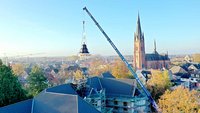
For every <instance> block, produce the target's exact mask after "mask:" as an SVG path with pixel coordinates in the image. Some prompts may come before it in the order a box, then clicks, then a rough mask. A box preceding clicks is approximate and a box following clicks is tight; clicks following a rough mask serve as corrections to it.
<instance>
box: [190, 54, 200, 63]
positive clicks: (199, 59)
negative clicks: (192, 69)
mask: <svg viewBox="0 0 200 113" xmlns="http://www.w3.org/2000/svg"><path fill="white" fill-rule="evenodd" d="M192 57H193V60H194V62H198V63H200V54H193V55H192Z"/></svg>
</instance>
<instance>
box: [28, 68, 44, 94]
mask: <svg viewBox="0 0 200 113" xmlns="http://www.w3.org/2000/svg"><path fill="white" fill-rule="evenodd" d="M27 80H28V90H29V93H30V94H32V95H33V96H35V95H37V94H38V93H40V92H41V91H42V90H44V89H45V88H47V87H48V84H47V79H46V77H45V76H44V73H43V71H42V69H41V68H39V67H38V66H34V67H33V68H32V70H31V72H30V75H29V76H28V78H27Z"/></svg>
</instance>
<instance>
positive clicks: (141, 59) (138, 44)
mask: <svg viewBox="0 0 200 113" xmlns="http://www.w3.org/2000/svg"><path fill="white" fill-rule="evenodd" d="M133 61H134V62H133V67H134V68H135V69H136V70H137V69H142V68H145V66H146V63H145V43H144V33H142V30H141V25H140V16H139V13H138V20H137V27H136V32H135V33H134V57H133Z"/></svg>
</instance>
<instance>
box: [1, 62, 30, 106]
mask: <svg viewBox="0 0 200 113" xmlns="http://www.w3.org/2000/svg"><path fill="white" fill-rule="evenodd" d="M26 98H27V97H26V92H25V90H24V89H22V87H21V84H20V83H19V81H18V79H17V78H16V77H15V76H14V74H13V72H12V70H11V69H10V67H7V66H5V65H2V64H0V107H1V106H5V105H9V104H12V103H16V102H19V101H22V100H25V99H26Z"/></svg>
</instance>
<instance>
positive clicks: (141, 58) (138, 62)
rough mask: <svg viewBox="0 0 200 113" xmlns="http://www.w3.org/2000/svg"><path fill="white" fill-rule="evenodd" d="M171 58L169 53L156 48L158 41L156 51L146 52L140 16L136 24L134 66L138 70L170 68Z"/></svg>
mask: <svg viewBox="0 0 200 113" xmlns="http://www.w3.org/2000/svg"><path fill="white" fill-rule="evenodd" d="M169 63H170V59H169V57H168V54H164V55H161V54H159V53H158V52H157V50H156V42H155V41H154V51H153V52H152V53H148V54H146V53H145V41H144V33H143V32H142V30H141V25H140V16H139V14H138V20H137V25H136V32H135V33H134V56H133V67H134V68H135V69H136V70H141V69H163V68H166V69H168V67H169Z"/></svg>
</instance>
